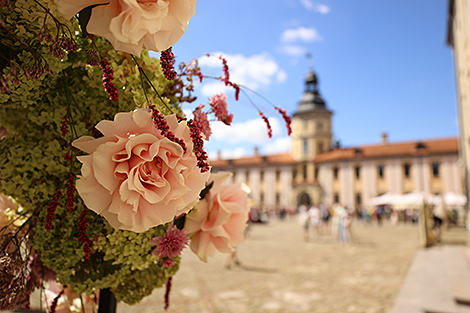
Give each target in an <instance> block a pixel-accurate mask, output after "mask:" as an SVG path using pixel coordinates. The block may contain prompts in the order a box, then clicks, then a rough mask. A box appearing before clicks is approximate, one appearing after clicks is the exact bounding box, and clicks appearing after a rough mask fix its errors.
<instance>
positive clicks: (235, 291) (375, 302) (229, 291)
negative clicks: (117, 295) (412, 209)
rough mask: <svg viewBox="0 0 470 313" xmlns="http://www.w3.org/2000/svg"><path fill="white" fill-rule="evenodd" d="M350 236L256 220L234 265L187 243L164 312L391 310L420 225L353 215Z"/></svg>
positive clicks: (461, 240)
mask: <svg viewBox="0 0 470 313" xmlns="http://www.w3.org/2000/svg"><path fill="white" fill-rule="evenodd" d="M353 236H354V240H353V242H351V243H345V244H344V243H339V242H338V241H337V240H336V238H335V237H334V236H325V237H324V238H322V239H321V240H311V241H309V242H305V241H304V240H303V233H302V228H301V226H300V225H299V224H298V223H297V220H296V219H295V218H292V219H290V220H286V221H284V222H278V221H274V222H271V223H269V224H267V225H258V224H255V225H253V226H252V227H251V228H250V230H249V232H248V235H247V238H246V239H245V241H244V242H243V243H242V244H240V246H239V248H238V251H237V254H238V256H239V259H240V261H241V266H236V265H232V267H231V269H226V268H225V266H224V264H225V255H223V254H218V255H216V256H215V257H213V258H212V259H210V260H209V262H208V263H203V262H201V261H200V260H199V259H198V258H197V257H196V256H195V255H194V254H193V253H192V252H191V251H190V250H189V249H186V250H185V251H184V252H183V258H182V262H181V266H180V270H179V271H178V273H177V274H176V275H175V276H174V278H173V287H172V291H171V294H170V308H169V309H168V311H167V312H168V313H173V312H195V313H198V312H200V313H215V312H217V313H219V312H220V313H234V312H237V313H239V312H273V313H278V312H286V313H287V312H288V313H290V312H321V313H329V312H340V313H343V312H344V313H347V312H358V313H376V312H377V313H378V312H389V311H390V309H391V308H392V306H393V304H394V301H395V299H396V297H397V295H398V293H399V292H400V289H401V287H402V285H403V282H404V280H405V277H406V275H407V272H408V269H409V268H410V265H411V264H412V262H413V260H414V258H415V255H416V253H417V252H418V251H420V250H422V248H420V245H419V239H418V228H417V226H416V225H410V224H408V225H403V224H400V225H397V226H392V225H390V224H387V223H385V224H383V225H382V226H380V227H379V226H378V225H377V224H374V223H372V224H369V225H362V224H358V223H355V224H353ZM443 243H444V244H453V245H455V244H458V245H468V235H467V234H466V233H465V232H464V231H463V229H461V228H451V229H450V230H448V231H444V233H443ZM164 292H165V291H164V289H159V290H155V291H154V292H153V294H152V295H151V296H149V297H147V298H145V299H143V300H142V302H141V303H139V304H137V305H135V306H128V305H125V304H119V305H118V309H117V313H131V312H132V313H133V312H139V313H140V312H142V313H150V312H152V313H153V312H164V310H163V306H164V301H163V298H164ZM403 313H406V312H403Z"/></svg>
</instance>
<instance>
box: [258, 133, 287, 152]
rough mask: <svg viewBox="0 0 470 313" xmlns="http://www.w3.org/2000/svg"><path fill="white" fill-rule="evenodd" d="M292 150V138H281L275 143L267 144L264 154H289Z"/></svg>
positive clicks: (274, 141)
mask: <svg viewBox="0 0 470 313" xmlns="http://www.w3.org/2000/svg"><path fill="white" fill-rule="evenodd" d="M290 150H291V138H290V137H280V138H277V139H275V140H273V141H269V142H267V144H266V145H265V146H264V152H265V153H266V154H278V153H287V152H289V151H290Z"/></svg>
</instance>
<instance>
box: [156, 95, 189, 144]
mask: <svg viewBox="0 0 470 313" xmlns="http://www.w3.org/2000/svg"><path fill="white" fill-rule="evenodd" d="M148 107H149V108H150V110H152V118H153V123H154V124H155V127H157V128H158V129H159V130H160V133H161V134H162V135H163V136H165V137H166V138H168V139H169V140H171V141H173V142H176V143H177V144H179V145H180V146H181V148H183V151H184V152H186V151H188V148H187V147H186V143H185V142H184V140H183V139H180V138H178V137H176V136H175V134H173V132H172V131H171V130H170V126H168V123H167V122H166V119H165V116H163V114H162V113H161V112H160V111H158V109H157V107H156V106H154V105H153V104H152V103H148Z"/></svg>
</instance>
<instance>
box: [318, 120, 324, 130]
mask: <svg viewBox="0 0 470 313" xmlns="http://www.w3.org/2000/svg"><path fill="white" fill-rule="evenodd" d="M317 130H323V123H322V122H318V123H317Z"/></svg>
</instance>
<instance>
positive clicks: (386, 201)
mask: <svg viewBox="0 0 470 313" xmlns="http://www.w3.org/2000/svg"><path fill="white" fill-rule="evenodd" d="M399 196H400V195H399V194H397V193H395V192H387V193H384V194H383V195H380V196H377V197H374V198H370V199H369V203H368V204H369V206H379V205H392V204H394V203H395V200H396V199H398V197H399Z"/></svg>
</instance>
